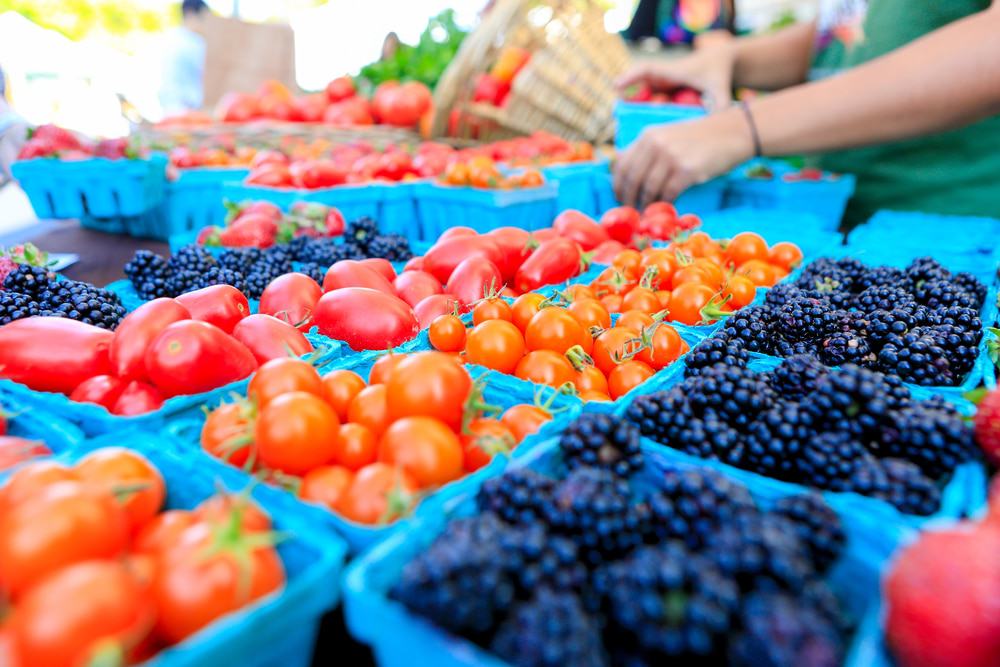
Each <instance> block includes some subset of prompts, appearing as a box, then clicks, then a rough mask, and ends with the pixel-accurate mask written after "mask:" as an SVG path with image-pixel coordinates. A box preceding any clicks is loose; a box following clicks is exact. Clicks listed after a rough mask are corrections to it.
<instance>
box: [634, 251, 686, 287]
mask: <svg viewBox="0 0 1000 667" xmlns="http://www.w3.org/2000/svg"><path fill="white" fill-rule="evenodd" d="M678 268H679V266H678V263H677V257H676V255H675V254H674V251H673V250H669V249H667V248H651V249H649V250H646V251H645V254H644V255H643V257H642V265H641V270H642V271H643V272H646V271H650V270H651V269H652V270H655V272H656V273H655V275H653V277H652V279H651V283H652V285H653V286H654V287H655V288H659V289H670V285H671V284H672V280H673V275H674V274H675V273H677V269H678Z"/></svg>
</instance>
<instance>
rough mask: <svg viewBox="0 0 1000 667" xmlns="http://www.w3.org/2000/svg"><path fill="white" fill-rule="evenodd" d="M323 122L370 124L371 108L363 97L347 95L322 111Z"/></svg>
mask: <svg viewBox="0 0 1000 667" xmlns="http://www.w3.org/2000/svg"><path fill="white" fill-rule="evenodd" d="M323 122H324V123H327V124H328V125H372V124H373V123H374V122H375V121H374V120H373V119H372V114H371V108H370V105H369V104H368V100H366V99H364V98H363V97H348V98H347V99H344V100H341V101H339V102H334V103H333V104H331V105H330V106H328V107H327V108H326V111H325V112H323Z"/></svg>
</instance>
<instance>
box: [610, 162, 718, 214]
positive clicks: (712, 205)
mask: <svg viewBox="0 0 1000 667" xmlns="http://www.w3.org/2000/svg"><path fill="white" fill-rule="evenodd" d="M612 183H613V181H612V176H611V174H609V173H602V174H595V175H594V190H595V192H596V195H597V212H598V215H604V214H605V213H606V212H607V211H609V210H610V209H613V208H615V207H617V206H621V202H619V201H618V199H617V197H615V191H614V187H613V185H612ZM725 195H726V179H725V178H724V177H719V178H714V179H712V180H711V181H708V182H707V183H702V184H701V185H695V186H693V187H690V188H688V189H687V190H685V191H684V192H682V193H681V195H680V196H679V197H678V198H677V199H676V200H675V201H674V206H675V207H676V208H677V211H678V212H680V213H694V214H696V215H699V216H704V215H707V214H709V213H714V212H715V211H719V210H722V206H723V200H724V198H725Z"/></svg>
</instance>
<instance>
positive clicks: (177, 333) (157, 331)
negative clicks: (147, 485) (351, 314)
mask: <svg viewBox="0 0 1000 667" xmlns="http://www.w3.org/2000/svg"><path fill="white" fill-rule="evenodd" d="M276 312H280V311H276ZM249 313H250V307H249V304H248V302H247V298H246V296H244V295H243V293H242V292H240V291H239V290H238V289H236V288H235V287H232V286H230V285H214V286H212V287H206V288H203V289H200V290H197V291H194V292H189V293H187V294H184V295H182V296H179V297H177V298H176V299H169V298H161V299H155V300H153V301H150V302H148V303H145V304H143V305H142V306H140V307H139V308H137V309H136V310H135V311H133V312H132V313H129V314H128V315H127V316H126V317H125V318H124V319H123V320H122V321H121V324H119V325H118V328H117V329H116V330H115V331H114V332H111V331H107V330H106V329H101V328H98V327H95V326H92V325H89V324H85V323H83V322H78V321H76V320H70V319H65V318H60V317H29V318H26V319H22V320H16V321H14V322H11V323H10V324H7V325H6V326H3V327H0V377H4V378H8V379H11V380H14V381H15V382H20V383H22V384H24V385H26V386H28V387H30V388H32V389H35V390H38V391H51V392H60V393H64V394H67V395H69V397H70V399H72V400H74V401H79V402H85V403H95V404H97V405H101V406H103V407H104V408H106V409H107V410H108V411H109V412H111V413H112V414H115V415H121V416H131V415H140V414H145V413H148V412H153V411H155V410H158V409H159V408H160V407H161V406H162V405H163V402H164V401H165V400H166V399H168V398H170V397H172V396H179V395H185V394H200V393H203V392H206V391H210V390H212V389H216V388H218V387H222V386H225V385H227V384H229V383H231V382H235V381H237V380H242V379H244V378H246V377H248V376H249V375H250V374H251V373H253V372H254V371H255V370H256V369H257V366H258V365H259V364H261V363H264V362H266V361H268V360H270V359H274V358H276V357H283V356H287V355H289V354H296V355H303V354H307V353H308V352H311V351H313V347H312V345H311V344H310V343H309V341H308V339H306V337H305V336H304V335H303V334H302V332H301V331H299V330H298V329H296V328H295V327H294V326H292V325H291V324H289V323H288V322H287V321H284V320H281V319H279V318H277V317H272V316H271V315H267V314H257V315H250V314H249Z"/></svg>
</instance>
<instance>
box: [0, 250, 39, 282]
mask: <svg viewBox="0 0 1000 667" xmlns="http://www.w3.org/2000/svg"><path fill="white" fill-rule="evenodd" d="M19 264H27V265H28V266H48V264H49V253H47V252H44V251H42V250H39V249H38V247H37V246H35V244H33V243H24V244H21V245H16V246H11V247H10V248H8V249H7V250H6V251H4V250H3V249H2V248H0V290H2V289H3V281H4V280H5V279H6V278H7V275H8V274H10V273H12V272H13V271H14V270H15V269H16V268H17V267H18V265H19Z"/></svg>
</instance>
